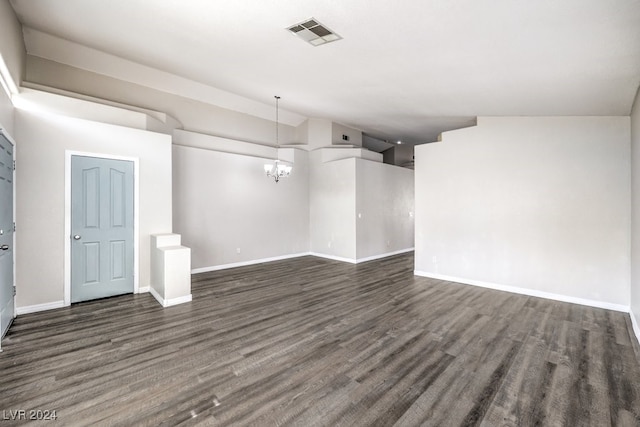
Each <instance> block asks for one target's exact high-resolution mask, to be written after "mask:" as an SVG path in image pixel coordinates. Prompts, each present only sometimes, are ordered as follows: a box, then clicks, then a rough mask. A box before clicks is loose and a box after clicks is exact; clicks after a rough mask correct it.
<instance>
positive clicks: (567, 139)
mask: <svg viewBox="0 0 640 427" xmlns="http://www.w3.org/2000/svg"><path fill="white" fill-rule="evenodd" d="M629 141H630V131H629V118H628V117H554V118H543V117H539V118H524V117H523V118H500V117H494V118H480V119H479V121H478V126H477V127H473V128H467V129H462V130H459V131H452V132H447V133H445V134H444V135H443V142H439V143H434V144H426V145H422V146H417V147H416V270H418V271H422V272H425V273H429V274H439V275H443V276H449V277H454V278H461V279H465V280H467V281H469V280H473V281H478V282H485V283H489V284H497V285H504V286H511V287H517V288H525V289H528V290H533V291H540V292H547V293H552V294H558V295H564V296H569V297H572V298H582V299H587V300H592V301H601V302H605V303H611V304H619V305H622V306H628V305H629V293H630V292H629V271H630V259H629V245H630V238H629V230H630V220H631V218H630V208H631V206H630V197H629V194H630V191H631V189H630V182H631V181H630V162H629V154H630V144H629Z"/></svg>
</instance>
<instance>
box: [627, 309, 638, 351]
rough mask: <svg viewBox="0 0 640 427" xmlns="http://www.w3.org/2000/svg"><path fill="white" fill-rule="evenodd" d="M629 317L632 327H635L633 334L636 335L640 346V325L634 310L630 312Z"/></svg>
mask: <svg viewBox="0 0 640 427" xmlns="http://www.w3.org/2000/svg"><path fill="white" fill-rule="evenodd" d="M629 316H631V325H632V326H633V333H634V334H635V335H636V339H637V340H638V345H639V346H640V325H638V321H637V320H636V316H635V315H634V314H633V310H629Z"/></svg>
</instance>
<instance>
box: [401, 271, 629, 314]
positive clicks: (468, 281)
mask: <svg viewBox="0 0 640 427" xmlns="http://www.w3.org/2000/svg"><path fill="white" fill-rule="evenodd" d="M413 274H415V275H416V276H421V277H428V278H431V279H438V280H446V281H448V282H456V283H462V284H464V285H473V286H479V287H482V288H489V289H495V290H498V291H505V292H511V293H514V294H521V295H529V296H532V297H538V298H546V299H551V300H555V301H562V302H569V303H572V304H580V305H586V306H589V307H597V308H604V309H607V310H614V311H622V312H624V313H628V312H629V306H628V305H623V304H615V303H611V302H605V301H597V300H592V299H585V298H577V297H572V296H569V295H561V294H554V293H551V292H543V291H537V290H535V289H527V288H519V287H516V286H507V285H498V284H495V283H489V282H482V281H479V280H471V279H464V278H460V277H453V276H445V275H443V274H437V273H430V272H426V271H420V270H414V272H413Z"/></svg>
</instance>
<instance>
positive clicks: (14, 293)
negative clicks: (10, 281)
mask: <svg viewBox="0 0 640 427" xmlns="http://www.w3.org/2000/svg"><path fill="white" fill-rule="evenodd" d="M13 296H14V297H15V296H16V287H15V286H14V287H13Z"/></svg>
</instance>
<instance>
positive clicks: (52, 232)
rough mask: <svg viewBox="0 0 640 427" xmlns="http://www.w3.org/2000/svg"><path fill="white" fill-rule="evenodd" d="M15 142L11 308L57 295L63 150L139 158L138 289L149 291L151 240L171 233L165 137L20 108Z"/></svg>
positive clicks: (62, 239) (59, 286) (57, 297)
mask: <svg viewBox="0 0 640 427" xmlns="http://www.w3.org/2000/svg"><path fill="white" fill-rule="evenodd" d="M15 137H16V139H18V140H19V141H20V143H19V144H18V147H17V149H16V156H17V158H18V167H17V169H16V184H17V197H16V201H17V203H16V213H17V215H16V218H17V226H18V231H17V233H16V283H17V297H16V298H17V300H16V303H17V306H18V308H21V307H27V306H33V305H38V304H46V303H53V302H60V301H62V300H63V297H64V254H65V252H64V244H65V239H66V238H68V237H69V236H65V233H64V231H65V230H64V224H65V150H76V151H82V152H87V153H95V154H107V155H109V154H111V155H118V156H126V157H137V158H139V162H140V163H139V164H140V177H139V186H140V205H139V215H140V228H139V232H138V235H139V241H140V270H139V271H140V279H139V284H140V286H141V287H145V286H150V282H149V280H150V258H149V257H150V235H151V234H159V233H168V232H171V137H169V136H168V135H163V134H158V133H153V132H147V131H143V130H137V129H130V128H125V127H120V126H114V125H109V124H103V123H96V122H90V121H86V120H80V119H74V118H69V117H63V116H57V115H51V114H36V113H32V112H27V111H22V110H17V111H16V135H15ZM34 266H37V268H34Z"/></svg>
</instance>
